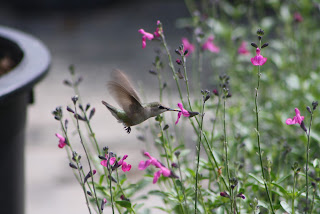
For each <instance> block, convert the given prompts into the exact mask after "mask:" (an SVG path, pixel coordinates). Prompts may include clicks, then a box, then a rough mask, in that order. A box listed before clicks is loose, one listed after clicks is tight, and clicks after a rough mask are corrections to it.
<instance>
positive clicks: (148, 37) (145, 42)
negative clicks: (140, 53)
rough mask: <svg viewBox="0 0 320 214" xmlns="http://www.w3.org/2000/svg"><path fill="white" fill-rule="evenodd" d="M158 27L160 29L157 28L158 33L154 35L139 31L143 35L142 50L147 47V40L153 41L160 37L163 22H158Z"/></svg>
mask: <svg viewBox="0 0 320 214" xmlns="http://www.w3.org/2000/svg"><path fill="white" fill-rule="evenodd" d="M157 25H158V26H159V27H157V29H156V31H155V32H154V33H153V34H152V33H148V32H146V31H145V30H143V29H140V30H138V32H139V33H141V34H142V48H145V47H146V46H147V39H148V40H153V39H154V38H158V37H160V33H161V32H162V28H161V27H160V25H161V22H160V21H159V20H158V21H157Z"/></svg>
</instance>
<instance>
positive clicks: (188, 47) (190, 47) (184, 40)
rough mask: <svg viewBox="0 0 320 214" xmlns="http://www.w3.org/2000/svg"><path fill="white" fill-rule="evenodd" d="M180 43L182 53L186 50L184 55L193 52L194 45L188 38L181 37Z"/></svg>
mask: <svg viewBox="0 0 320 214" xmlns="http://www.w3.org/2000/svg"><path fill="white" fill-rule="evenodd" d="M181 41H182V44H183V53H184V52H185V51H186V50H188V53H187V54H186V56H188V55H189V54H191V53H192V52H194V50H195V47H194V45H193V44H191V43H190V42H189V40H188V39H187V38H182V39H181Z"/></svg>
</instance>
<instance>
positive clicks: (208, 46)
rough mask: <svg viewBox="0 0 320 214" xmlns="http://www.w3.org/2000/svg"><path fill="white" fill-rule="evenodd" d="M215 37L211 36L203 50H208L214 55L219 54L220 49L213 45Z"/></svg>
mask: <svg viewBox="0 0 320 214" xmlns="http://www.w3.org/2000/svg"><path fill="white" fill-rule="evenodd" d="M213 40H214V36H209V37H208V39H207V41H206V42H205V43H204V44H203V45H202V49H203V50H208V51H210V52H212V53H219V52H220V48H219V47H218V46H216V45H215V44H214V43H213Z"/></svg>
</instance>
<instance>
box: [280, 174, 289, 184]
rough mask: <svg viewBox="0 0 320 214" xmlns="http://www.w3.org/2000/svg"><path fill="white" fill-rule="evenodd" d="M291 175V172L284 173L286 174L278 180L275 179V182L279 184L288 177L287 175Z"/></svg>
mask: <svg viewBox="0 0 320 214" xmlns="http://www.w3.org/2000/svg"><path fill="white" fill-rule="evenodd" d="M291 176H292V175H291V174H288V175H286V176H283V177H282V178H279V179H278V180H277V182H276V183H277V184H280V183H282V182H283V181H285V180H286V179H287V178H289V177H291Z"/></svg>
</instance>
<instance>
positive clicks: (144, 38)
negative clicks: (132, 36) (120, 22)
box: [138, 29, 154, 48]
mask: <svg viewBox="0 0 320 214" xmlns="http://www.w3.org/2000/svg"><path fill="white" fill-rule="evenodd" d="M138 32H139V33H141V34H142V48H145V47H146V46H147V39H148V40H153V39H154V35H153V34H151V33H148V32H145V31H144V30H143V29H140V30H138Z"/></svg>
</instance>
